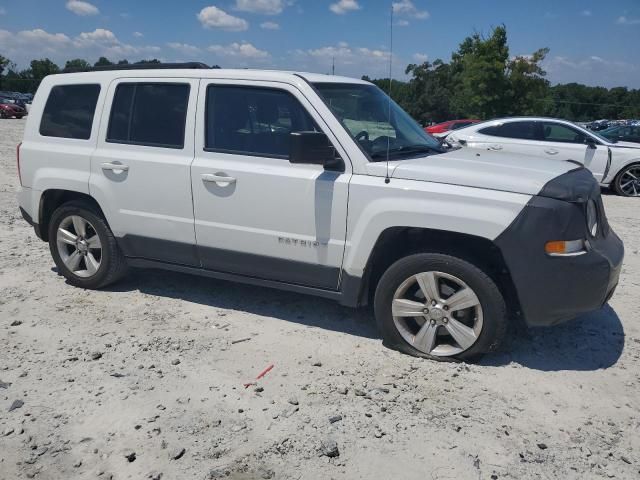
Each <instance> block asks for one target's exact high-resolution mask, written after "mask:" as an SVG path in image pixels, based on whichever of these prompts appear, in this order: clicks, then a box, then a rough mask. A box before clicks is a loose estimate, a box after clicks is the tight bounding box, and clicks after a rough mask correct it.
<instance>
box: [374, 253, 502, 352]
mask: <svg viewBox="0 0 640 480" xmlns="http://www.w3.org/2000/svg"><path fill="white" fill-rule="evenodd" d="M430 271H434V272H443V273H447V274H449V275H453V276H455V277H457V278H459V279H460V280H462V281H464V283H466V284H467V285H468V286H469V287H470V288H471V289H472V290H473V291H474V293H475V294H476V296H477V298H478V300H479V301H480V305H481V307H482V312H483V324H482V330H481V331H480V334H479V335H478V338H477V340H476V341H475V343H474V344H473V345H472V346H471V347H469V348H468V349H467V350H465V351H463V352H461V353H459V354H456V355H453V356H434V355H428V354H425V353H423V352H421V351H420V350H418V349H416V348H414V347H413V346H412V345H411V344H410V343H409V342H408V341H406V340H405V339H404V337H403V336H402V335H401V333H400V332H399V331H398V328H397V327H396V325H395V322H394V320H393V316H392V312H391V304H392V302H393V296H394V293H395V292H396V290H397V289H398V287H399V286H400V285H401V284H402V283H403V282H404V281H405V280H407V279H408V278H409V277H411V276H413V275H416V274H418V273H421V272H430ZM374 310H375V316H376V321H377V323H378V328H379V329H380V332H381V334H382V339H383V343H384V345H385V346H387V347H389V348H392V349H395V350H398V351H400V352H403V353H407V354H409V355H413V356H416V357H422V358H430V359H434V360H441V361H442V360H444V361H452V360H462V361H472V360H476V359H477V358H478V357H480V356H481V355H483V354H485V353H488V352H493V351H496V350H497V349H498V348H499V346H500V344H501V342H502V341H503V339H504V337H505V335H506V333H507V327H508V319H507V307H506V304H505V301H504V298H503V296H502V294H501V293H500V290H499V289H498V287H497V286H496V284H495V282H494V281H493V280H492V279H491V278H490V277H489V276H488V275H487V274H485V273H484V272H483V271H482V270H480V269H479V268H477V267H476V266H474V265H472V264H471V263H469V262H467V261H465V260H462V259H460V258H457V257H452V256H450V255H444V254H439V253H418V254H414V255H410V256H408V257H404V258H402V259H400V260H398V261H396V262H395V263H394V264H392V265H391V266H390V267H389V268H388V269H387V270H386V272H385V273H384V274H383V275H382V278H380V281H379V282H378V285H377V287H376V292H375V299H374Z"/></svg>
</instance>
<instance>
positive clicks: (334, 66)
mask: <svg viewBox="0 0 640 480" xmlns="http://www.w3.org/2000/svg"><path fill="white" fill-rule="evenodd" d="M335 74H336V57H331V75H335Z"/></svg>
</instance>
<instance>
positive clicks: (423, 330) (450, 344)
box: [391, 271, 483, 357]
mask: <svg viewBox="0 0 640 480" xmlns="http://www.w3.org/2000/svg"><path fill="white" fill-rule="evenodd" d="M391 314H392V316H393V322H394V324H395V326H396V328H397V329H398V331H399V332H400V334H401V335H402V337H403V338H404V339H405V340H406V341H407V342H408V343H409V344H410V345H412V346H413V347H414V348H415V349H416V350H419V351H420V352H422V353H425V354H428V355H433V356H438V357H449V356H453V355H458V354H460V353H462V352H464V351H465V350H468V349H469V348H471V347H472V346H473V345H474V344H475V343H476V341H477V340H478V338H479V336H480V333H481V331H482V321H483V317H482V306H481V305H480V300H479V299H478V296H477V295H476V293H475V292H474V291H473V290H472V289H471V288H470V287H469V286H468V285H467V284H466V283H465V282H463V281H462V280H461V279H459V278H458V277H456V276H454V275H450V274H448V273H444V272H435V271H434V272H422V273H418V274H416V275H412V276H411V277H409V278H407V279H406V280H405V281H404V282H402V284H400V286H399V287H398V288H397V289H396V292H395V293H394V296H393V300H392V305H391Z"/></svg>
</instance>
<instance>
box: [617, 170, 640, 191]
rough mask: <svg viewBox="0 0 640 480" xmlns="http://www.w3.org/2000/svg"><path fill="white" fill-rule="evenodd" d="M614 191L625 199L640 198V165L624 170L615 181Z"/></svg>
mask: <svg viewBox="0 0 640 480" xmlns="http://www.w3.org/2000/svg"><path fill="white" fill-rule="evenodd" d="M613 189H614V190H615V192H616V193H617V194H618V195H622V196H623V197H640V164H638V163H636V164H633V165H628V166H626V167H625V168H623V169H622V170H621V171H620V173H619V174H618V175H616V178H615V180H614V181H613Z"/></svg>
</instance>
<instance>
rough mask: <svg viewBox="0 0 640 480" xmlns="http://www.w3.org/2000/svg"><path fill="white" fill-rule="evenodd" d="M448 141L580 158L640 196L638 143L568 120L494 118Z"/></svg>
mask: <svg viewBox="0 0 640 480" xmlns="http://www.w3.org/2000/svg"><path fill="white" fill-rule="evenodd" d="M445 142H446V143H447V144H448V145H450V146H452V147H463V148H473V149H476V150H489V151H499V152H505V153H511V154H521V155H532V156H536V157H538V158H541V159H542V158H549V159H552V160H556V161H563V162H564V161H568V160H569V161H573V162H577V163H579V164H581V165H584V166H585V167H586V168H588V169H589V170H591V172H592V173H593V176H594V177H595V178H596V180H597V181H598V183H600V185H602V186H603V187H611V188H612V189H613V190H614V191H615V192H616V193H617V194H618V195H623V196H625V197H640V144H638V143H631V142H618V141H616V140H611V139H608V138H605V137H603V136H601V135H598V133H597V132H592V131H591V130H587V129H586V128H582V127H580V126H578V125H576V124H574V123H571V122H568V121H566V120H560V119H557V118H539V117H514V118H502V119H497V120H490V121H488V122H482V123H476V124H475V125H472V126H470V127H466V128H463V129H460V130H456V131H455V132H452V133H450V134H449V135H448V136H447V137H446V138H445ZM532 161H534V160H533V159H532Z"/></svg>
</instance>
